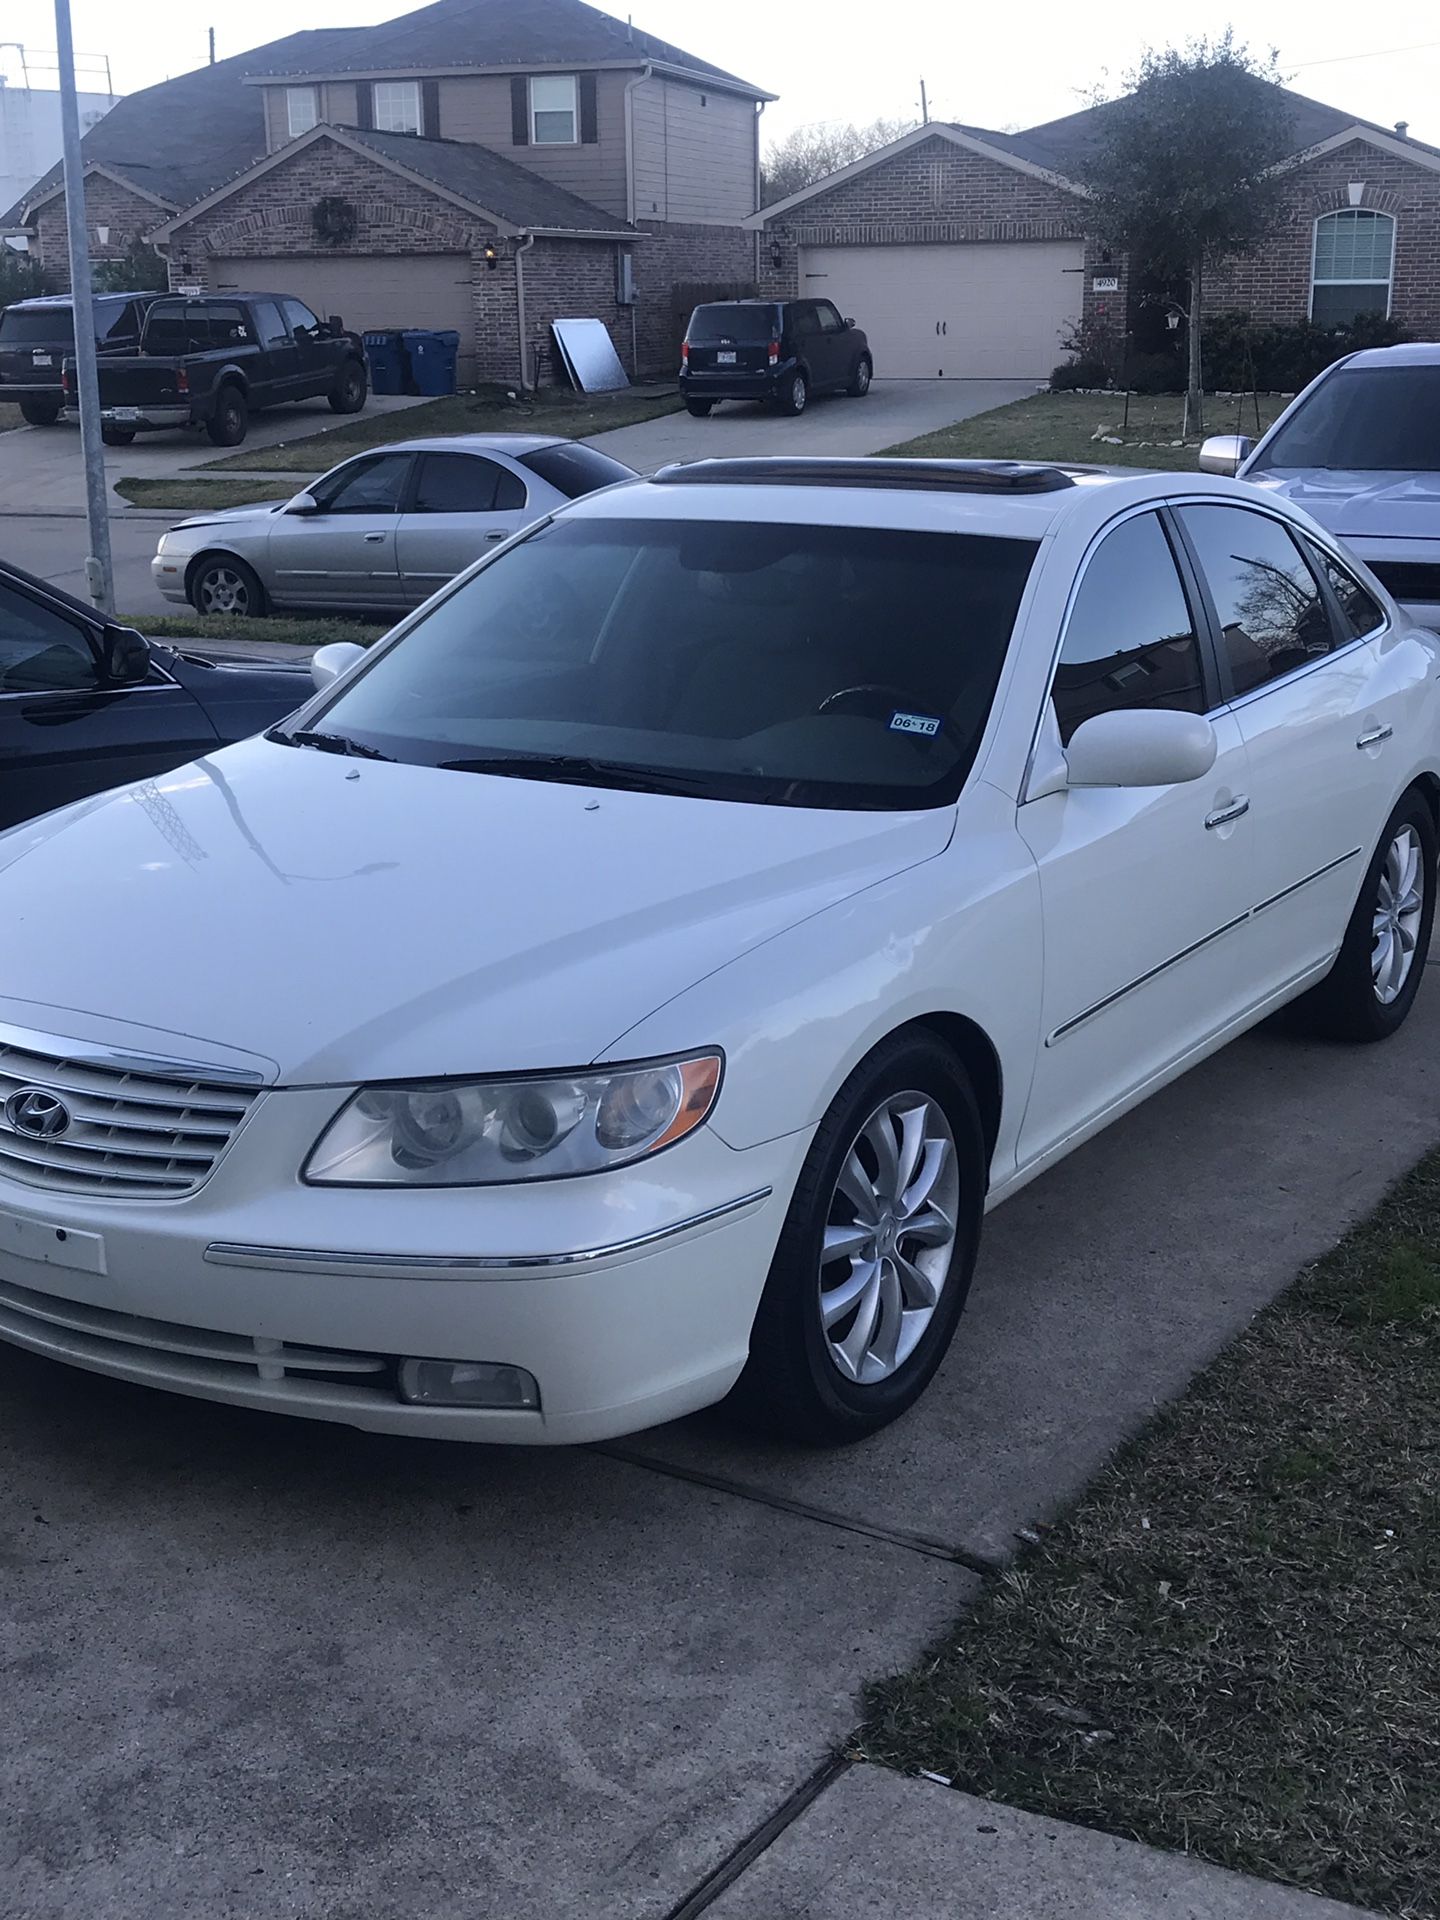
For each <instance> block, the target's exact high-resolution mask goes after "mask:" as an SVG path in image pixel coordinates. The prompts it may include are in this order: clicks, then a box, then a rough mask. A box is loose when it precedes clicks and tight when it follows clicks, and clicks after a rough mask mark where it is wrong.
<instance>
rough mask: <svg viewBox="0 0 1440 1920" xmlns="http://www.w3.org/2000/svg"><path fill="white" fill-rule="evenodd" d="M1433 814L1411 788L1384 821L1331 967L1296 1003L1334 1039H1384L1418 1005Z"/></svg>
mask: <svg viewBox="0 0 1440 1920" xmlns="http://www.w3.org/2000/svg"><path fill="white" fill-rule="evenodd" d="M1435 853H1436V834H1435V821H1434V816H1433V815H1432V814H1431V812H1430V809H1429V807H1428V806H1427V805H1426V803H1425V801H1424V799H1423V798H1422V797H1421V795H1420V794H1419V793H1417V792H1415V790H1414V789H1413V788H1412V789H1411V791H1410V792H1409V793H1407V794H1404V795H1403V796H1402V798H1401V800H1400V804H1399V805H1398V806H1397V807H1396V809H1395V811H1394V812H1393V813H1392V814H1391V816H1390V818H1389V820H1388V821H1387V822H1386V823H1385V831H1384V832H1383V833H1382V834H1381V836H1380V844H1379V846H1378V847H1377V848H1376V849H1375V854H1374V857H1373V858H1372V860H1371V862H1370V865H1369V867H1368V868H1367V869H1366V873H1365V878H1364V880H1363V882H1362V883H1361V887H1360V896H1359V898H1358V899H1357V900H1356V902H1355V911H1354V912H1353V913H1352V914H1351V916H1350V924H1349V926H1348V927H1347V928H1346V930H1345V940H1344V944H1343V945H1342V946H1341V948H1340V952H1339V954H1338V955H1337V956H1336V960H1335V964H1334V966H1333V967H1332V968H1331V969H1330V971H1329V973H1327V974H1326V976H1325V978H1324V979H1323V980H1322V981H1321V982H1320V984H1319V985H1318V986H1316V987H1312V988H1311V989H1310V991H1309V992H1308V993H1306V994H1303V995H1302V996H1301V998H1300V999H1299V1000H1297V1001H1296V1002H1295V1004H1294V1009H1293V1013H1294V1021H1295V1024H1297V1025H1299V1026H1301V1027H1303V1028H1304V1029H1305V1030H1307V1031H1308V1032H1311V1033H1318V1034H1322V1035H1324V1036H1325V1037H1326V1038H1328V1039H1332V1040H1352V1041H1374V1040H1388V1039H1389V1037H1390V1035H1391V1034H1392V1033H1394V1032H1396V1031H1397V1029H1398V1028H1400V1027H1401V1026H1403V1024H1404V1022H1405V1019H1406V1016H1407V1015H1408V1014H1409V1012H1410V1009H1411V1007H1412V1006H1413V1005H1414V1004H1415V996H1416V994H1417V993H1418V992H1419V991H1420V982H1421V980H1422V979H1423V978H1424V974H1425V960H1426V956H1427V955H1428V953H1429V951H1430V934H1431V930H1432V928H1433V926H1434V921H1435Z"/></svg>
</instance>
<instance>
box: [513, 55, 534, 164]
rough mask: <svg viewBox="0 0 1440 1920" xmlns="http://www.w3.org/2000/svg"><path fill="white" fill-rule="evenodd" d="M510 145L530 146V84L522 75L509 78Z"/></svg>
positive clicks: (518, 74)
mask: <svg viewBox="0 0 1440 1920" xmlns="http://www.w3.org/2000/svg"><path fill="white" fill-rule="evenodd" d="M510 144H511V146H513V147H528V146H529V144H530V82H529V81H528V80H527V79H526V77H525V75H524V74H523V73H515V74H512V75H511V76H510Z"/></svg>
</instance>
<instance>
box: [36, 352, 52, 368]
mask: <svg viewBox="0 0 1440 1920" xmlns="http://www.w3.org/2000/svg"><path fill="white" fill-rule="evenodd" d="M32 357H33V359H34V362H35V365H36V366H37V367H53V366H54V364H55V362H54V360H52V359H51V357H50V355H49V354H48V353H37V354H35V355H33V356H32Z"/></svg>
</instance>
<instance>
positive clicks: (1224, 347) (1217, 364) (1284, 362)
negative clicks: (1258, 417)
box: [1204, 312, 1410, 393]
mask: <svg viewBox="0 0 1440 1920" xmlns="http://www.w3.org/2000/svg"><path fill="white" fill-rule="evenodd" d="M1409 338H1410V335H1409V334H1407V333H1406V331H1405V329H1404V328H1403V327H1402V326H1400V324H1399V323H1398V322H1397V321H1395V320H1387V319H1386V318H1385V317H1384V315H1383V314H1378V313H1365V314H1360V315H1358V316H1357V318H1356V319H1354V320H1352V321H1350V322H1348V323H1347V324H1346V325H1344V326H1339V327H1318V326H1316V324H1315V322H1314V321H1313V320H1295V321H1291V322H1288V323H1285V322H1280V321H1255V320H1252V319H1251V317H1250V315H1249V314H1248V313H1242V312H1234V313H1217V314H1215V315H1213V316H1212V317H1211V318H1210V319H1208V320H1207V321H1206V322H1205V341H1204V351H1205V384H1206V386H1207V387H1212V388H1219V389H1221V390H1222V391H1228V392H1232V393H1243V392H1245V391H1247V390H1248V389H1249V387H1250V386H1251V385H1252V384H1253V385H1254V386H1256V387H1259V388H1260V389H1261V390H1262V391H1265V392H1270V393H1298V392H1299V390H1300V388H1301V387H1304V386H1308V384H1309V383H1310V381H1312V380H1313V379H1314V378H1315V376H1316V374H1317V373H1323V372H1324V371H1325V369H1326V367H1328V366H1331V365H1332V364H1333V363H1334V362H1335V361H1336V360H1340V359H1343V357H1344V356H1345V355H1346V354H1347V353H1355V352H1357V351H1358V350H1359V349H1360V348H1362V347H1393V346H1398V345H1399V344H1400V343H1401V342H1402V341H1404V340H1408V339H1409Z"/></svg>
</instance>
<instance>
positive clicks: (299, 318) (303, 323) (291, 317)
mask: <svg viewBox="0 0 1440 1920" xmlns="http://www.w3.org/2000/svg"><path fill="white" fill-rule="evenodd" d="M280 309H281V311H282V313H283V314H284V315H285V319H286V321H287V323H288V324H289V326H290V327H291V328H292V329H293V331H294V332H296V333H299V332H300V331H301V329H302V328H303V329H305V330H306V331H307V332H310V333H315V332H317V331H318V330H319V326H320V322H319V321H318V320H317V319H316V318H315V316H314V314H313V313H312V312H311V311H310V309H309V307H307V306H306V305H305V302H304V301H303V300H282V301H281V302H280Z"/></svg>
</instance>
